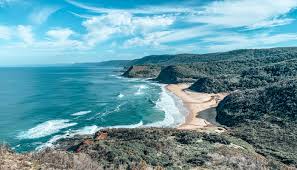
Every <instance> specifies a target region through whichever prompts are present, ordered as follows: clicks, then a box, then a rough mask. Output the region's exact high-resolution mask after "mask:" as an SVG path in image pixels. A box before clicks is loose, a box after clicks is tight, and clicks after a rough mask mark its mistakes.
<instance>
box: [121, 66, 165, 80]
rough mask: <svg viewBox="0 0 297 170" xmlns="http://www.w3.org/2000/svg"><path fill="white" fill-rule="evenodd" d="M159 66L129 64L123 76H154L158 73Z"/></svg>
mask: <svg viewBox="0 0 297 170" xmlns="http://www.w3.org/2000/svg"><path fill="white" fill-rule="evenodd" d="M160 71H161V67H159V66H152V65H145V66H131V67H129V69H128V70H127V71H125V72H124V74H123V76H124V77H128V78H155V77H157V76H158V75H159V73H160Z"/></svg>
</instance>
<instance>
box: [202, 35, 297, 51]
mask: <svg viewBox="0 0 297 170" xmlns="http://www.w3.org/2000/svg"><path fill="white" fill-rule="evenodd" d="M202 41H203V42H207V43H211V44H212V45H209V46H207V47H205V48H206V49H207V51H228V50H233V49H242V48H262V47H269V46H275V45H277V44H279V43H285V42H290V41H297V34H295V33H291V34H290V33H283V34H274V35H271V34H255V35H251V36H247V35H240V34H223V35H220V36H214V37H208V38H204V39H202Z"/></svg>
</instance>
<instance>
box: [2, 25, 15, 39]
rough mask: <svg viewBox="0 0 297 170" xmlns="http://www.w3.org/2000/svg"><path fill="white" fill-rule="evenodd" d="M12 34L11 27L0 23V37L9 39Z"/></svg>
mask: <svg viewBox="0 0 297 170" xmlns="http://www.w3.org/2000/svg"><path fill="white" fill-rule="evenodd" d="M11 36H12V32H11V28H9V27H7V26H1V25H0V39H4V40H9V39H10V38H11Z"/></svg>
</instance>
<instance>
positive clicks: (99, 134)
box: [95, 131, 108, 140]
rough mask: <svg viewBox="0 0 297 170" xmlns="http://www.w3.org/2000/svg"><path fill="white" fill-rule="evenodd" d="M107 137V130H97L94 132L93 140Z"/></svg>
mask: <svg viewBox="0 0 297 170" xmlns="http://www.w3.org/2000/svg"><path fill="white" fill-rule="evenodd" d="M107 137H108V133H107V131H98V132H97V133H96V134H95V140H105V139H107Z"/></svg>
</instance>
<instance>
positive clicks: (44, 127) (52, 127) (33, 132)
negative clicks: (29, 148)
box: [17, 119, 77, 139]
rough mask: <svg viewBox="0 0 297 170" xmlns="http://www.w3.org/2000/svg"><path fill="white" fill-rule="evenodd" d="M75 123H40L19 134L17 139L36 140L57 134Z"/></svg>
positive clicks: (61, 121) (60, 121)
mask: <svg viewBox="0 0 297 170" xmlns="http://www.w3.org/2000/svg"><path fill="white" fill-rule="evenodd" d="M76 124H77V123H71V122H70V121H69V120H64V119H61V120H49V121H46V122H44V123H41V124H39V125H37V126H35V127H33V128H31V129H29V130H27V131H25V132H21V133H20V134H19V135H18V136H17V137H18V138H19V139H36V138H42V137H45V136H49V135H52V134H55V133H58V132H59V131H60V130H61V129H65V128H68V127H71V126H75V125H76Z"/></svg>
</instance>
